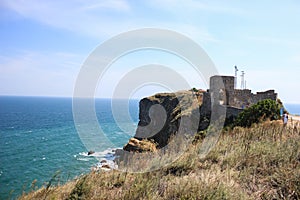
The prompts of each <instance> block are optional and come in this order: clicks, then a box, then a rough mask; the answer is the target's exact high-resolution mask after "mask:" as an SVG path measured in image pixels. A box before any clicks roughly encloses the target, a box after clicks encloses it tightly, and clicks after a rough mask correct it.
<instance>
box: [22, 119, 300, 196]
mask: <svg viewBox="0 0 300 200" xmlns="http://www.w3.org/2000/svg"><path fill="white" fill-rule="evenodd" d="M281 131H282V125H281V124H280V122H272V123H271V122H265V123H263V124H260V125H255V126H253V127H251V128H240V127H236V128H234V129H233V130H227V131H224V132H223V133H222V135H221V136H220V139H219V142H218V144H217V145H216V147H215V148H214V149H213V150H212V151H211V152H210V153H209V154H208V155H207V156H206V157H205V158H204V159H200V158H199V156H198V154H197V152H198V150H199V148H200V146H201V142H198V143H197V144H195V145H193V146H191V147H190V149H189V151H188V152H186V153H185V154H184V155H183V156H182V157H181V158H180V159H178V160H177V161H176V162H174V163H173V164H172V165H171V166H166V167H165V168H163V169H160V170H157V171H155V172H149V173H124V172H119V171H110V172H91V173H90V174H88V175H85V176H82V177H80V178H78V179H77V180H73V181H70V182H68V183H67V184H65V185H61V186H56V187H54V186H52V187H49V188H48V189H46V188H42V189H40V190H38V191H33V192H31V193H29V194H24V195H23V196H22V197H21V199H156V200H159V199H272V198H275V199H300V133H299V130H296V129H293V128H290V127H289V128H287V129H286V130H284V131H283V136H282V140H280V133H281Z"/></svg>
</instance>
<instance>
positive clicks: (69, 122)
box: [0, 96, 139, 199]
mask: <svg viewBox="0 0 300 200" xmlns="http://www.w3.org/2000/svg"><path fill="white" fill-rule="evenodd" d="M112 102H113V101H112V100H111V99H95V110H96V116H97V119H98V121H99V125H100V127H101V129H102V130H103V132H104V133H105V135H106V137H107V138H108V140H109V141H111V142H110V145H111V146H108V145H107V141H103V143H101V141H100V142H99V144H98V147H97V151H98V152H95V153H94V154H92V155H88V151H90V150H94V149H87V147H86V146H85V144H84V142H83V141H82V140H81V139H80V138H81V137H80V135H79V134H78V131H77V127H76V126H80V124H75V123H74V120H73V112H72V98H55V97H16V96H0V199H16V198H17V197H18V196H20V195H21V194H22V193H23V192H29V191H31V190H33V189H36V188H37V187H41V186H47V185H49V184H51V185H56V184H63V183H65V182H67V181H68V180H72V179H74V178H76V177H78V176H80V175H82V174H86V173H88V172H90V170H91V168H92V167H94V166H97V164H99V161H101V160H102V159H105V160H110V159H113V151H114V150H115V149H117V148H122V147H123V145H124V144H126V143H127V142H128V140H129V138H130V137H132V136H133V135H134V133H135V129H136V126H137V122H138V105H139V100H134V99H133V100H129V101H128V100H120V99H118V100H114V104H113V105H114V108H115V110H122V107H124V105H126V104H127V105H128V108H129V115H130V121H128V122H127V123H128V124H127V128H125V129H124V128H122V127H123V126H124V125H122V127H120V125H119V124H118V123H116V121H115V119H114V115H113V112H112ZM102 147H103V148H102Z"/></svg>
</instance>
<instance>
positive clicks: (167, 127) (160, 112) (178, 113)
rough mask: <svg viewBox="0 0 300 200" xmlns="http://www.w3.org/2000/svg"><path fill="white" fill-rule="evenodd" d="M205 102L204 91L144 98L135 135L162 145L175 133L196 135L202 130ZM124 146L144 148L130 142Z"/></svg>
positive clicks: (137, 137) (127, 149)
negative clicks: (202, 107) (203, 101)
mask: <svg viewBox="0 0 300 200" xmlns="http://www.w3.org/2000/svg"><path fill="white" fill-rule="evenodd" d="M201 102H202V96H201V94H200V93H197V94H196V93H195V92H192V91H181V92H176V93H160V94H156V95H154V96H150V97H147V98H144V99H142V100H141V101H140V103H139V123H138V127H137V130H136V134H135V136H134V138H135V139H137V140H145V139H147V140H149V141H152V142H154V143H155V144H156V145H157V148H162V147H164V146H165V145H167V143H168V141H169V139H170V137H171V136H172V135H174V134H185V135H193V134H195V133H196V132H197V131H198V129H199V121H200V120H199V119H200V105H201ZM140 148H142V147H140ZM123 149H124V150H126V151H140V150H139V148H138V147H137V146H136V144H135V145H133V144H132V143H130V142H129V143H128V144H126V145H125V146H124V148H123Z"/></svg>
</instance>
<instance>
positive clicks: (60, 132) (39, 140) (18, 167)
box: [0, 96, 300, 199]
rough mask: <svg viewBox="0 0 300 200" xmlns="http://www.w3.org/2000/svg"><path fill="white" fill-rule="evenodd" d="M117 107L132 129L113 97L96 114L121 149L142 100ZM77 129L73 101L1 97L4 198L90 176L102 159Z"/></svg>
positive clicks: (0, 186)
mask: <svg viewBox="0 0 300 200" xmlns="http://www.w3.org/2000/svg"><path fill="white" fill-rule="evenodd" d="M115 101H116V104H115V105H116V107H117V109H116V110H118V107H119V108H120V110H121V108H123V107H124V105H125V104H129V112H130V116H131V118H132V121H131V122H130V123H128V124H127V125H128V127H129V128H128V129H126V130H127V131H124V129H123V130H121V129H120V128H119V127H118V125H117V124H116V122H115V120H114V117H113V114H112V111H111V100H110V99H96V100H95V108H96V114H97V118H98V121H99V124H100V125H101V128H102V129H103V131H104V133H105V134H106V136H107V137H108V138H109V140H110V141H112V143H113V144H114V145H113V146H111V148H118V147H122V146H123V145H124V144H125V143H126V142H127V141H128V139H129V138H130V137H131V136H132V135H133V134H134V131H135V127H136V124H137V121H138V100H131V101H129V102H128V101H127V100H115ZM285 107H286V108H287V110H288V111H289V112H290V113H292V114H298V115H300V105H297V104H287V105H285ZM99 146H100V147H103V148H102V149H101V148H100V150H101V151H102V152H97V153H98V154H97V155H102V156H103V157H105V156H107V155H109V154H107V152H109V151H111V149H107V148H109V147H107V144H104V143H103V144H101V143H99ZM88 150H89V149H86V147H85V146H84V145H83V143H82V141H81V140H80V137H79V135H78V133H77V131H76V128H75V125H74V121H73V114H72V99H71V98H49V97H5V96H0V199H8V198H10V199H15V198H16V197H17V196H18V195H20V194H22V191H29V190H30V189H31V183H32V181H33V180H35V179H36V180H37V183H36V185H37V186H42V185H43V184H45V183H47V182H49V181H50V179H51V178H52V177H53V176H54V174H56V173H57V172H58V171H59V172H60V173H59V176H58V177H57V178H56V179H55V180H54V181H53V183H54V184H57V183H58V181H59V182H60V183H64V182H66V181H67V180H70V179H73V178H74V177H76V176H79V175H81V174H83V173H88V172H89V171H90V168H91V167H92V166H94V165H96V164H97V162H98V160H97V159H95V158H94V157H93V156H87V151H88Z"/></svg>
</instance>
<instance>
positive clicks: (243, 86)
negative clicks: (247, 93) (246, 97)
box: [241, 71, 245, 90]
mask: <svg viewBox="0 0 300 200" xmlns="http://www.w3.org/2000/svg"><path fill="white" fill-rule="evenodd" d="M241 78H242V80H241V89H242V90H243V89H245V72H244V71H242V75H241Z"/></svg>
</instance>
